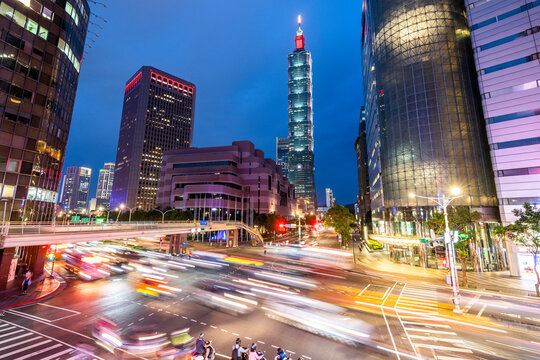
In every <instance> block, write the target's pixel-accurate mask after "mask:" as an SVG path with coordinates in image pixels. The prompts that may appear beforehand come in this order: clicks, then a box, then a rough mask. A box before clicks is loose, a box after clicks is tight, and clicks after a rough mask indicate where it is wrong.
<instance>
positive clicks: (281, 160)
mask: <svg viewBox="0 0 540 360" xmlns="http://www.w3.org/2000/svg"><path fill="white" fill-rule="evenodd" d="M276 163H277V164H278V165H279V166H281V173H282V174H283V176H285V177H286V178H287V179H288V173H289V138H288V137H278V138H276Z"/></svg>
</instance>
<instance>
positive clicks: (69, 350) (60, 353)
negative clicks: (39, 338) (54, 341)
mask: <svg viewBox="0 0 540 360" xmlns="http://www.w3.org/2000/svg"><path fill="white" fill-rule="evenodd" d="M72 351H73V349H66V350H63V351H60V352H57V353H56V354H52V355H51V356H47V357H45V358H42V359H41V360H50V359H54V358H58V357H60V356H62V355H64V354H67V353H70V352H72Z"/></svg>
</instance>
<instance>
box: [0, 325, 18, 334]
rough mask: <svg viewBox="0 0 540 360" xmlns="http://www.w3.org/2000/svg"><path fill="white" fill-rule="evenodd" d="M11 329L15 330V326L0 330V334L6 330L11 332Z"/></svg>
mask: <svg viewBox="0 0 540 360" xmlns="http://www.w3.org/2000/svg"><path fill="white" fill-rule="evenodd" d="M6 325H7V324H6ZM11 329H15V326H8V327H7V328H3V329H0V332H3V331H6V330H11Z"/></svg>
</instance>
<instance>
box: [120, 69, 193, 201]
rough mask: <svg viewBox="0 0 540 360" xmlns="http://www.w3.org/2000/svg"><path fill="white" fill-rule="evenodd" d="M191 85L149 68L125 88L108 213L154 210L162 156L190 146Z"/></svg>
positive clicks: (142, 71)
mask: <svg viewBox="0 0 540 360" xmlns="http://www.w3.org/2000/svg"><path fill="white" fill-rule="evenodd" d="M194 111H195V85H194V84H192V83H190V82H188V81H186V80H183V79H180V78H178V77H176V76H173V75H170V74H167V73H166V72H163V71H161V70H157V69H156V68H152V67H150V66H143V67H142V68H141V69H140V70H139V71H137V72H136V73H135V75H133V76H132V77H131V78H130V79H129V81H128V82H127V84H126V88H125V94H124V108H123V110H122V122H121V125H120V135H119V138H118V148H117V153H116V166H115V170H114V183H113V189H112V194H111V205H110V206H111V209H114V208H116V207H119V206H120V205H124V206H126V207H128V208H134V207H140V208H142V209H144V210H152V209H154V208H155V202H156V195H157V190H158V179H159V170H160V166H161V159H162V155H163V152H164V151H168V150H176V149H185V148H189V147H191V144H192V141H193V116H194Z"/></svg>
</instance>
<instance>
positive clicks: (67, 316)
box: [52, 314, 79, 322]
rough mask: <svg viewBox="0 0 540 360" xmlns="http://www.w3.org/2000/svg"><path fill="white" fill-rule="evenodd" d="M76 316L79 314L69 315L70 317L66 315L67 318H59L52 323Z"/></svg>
mask: <svg viewBox="0 0 540 360" xmlns="http://www.w3.org/2000/svg"><path fill="white" fill-rule="evenodd" d="M77 315H79V314H71V315H67V316H62V317H61V318H58V319H54V320H53V321H52V322H55V321H60V320H64V319H67V318H69V317H72V316H77Z"/></svg>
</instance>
